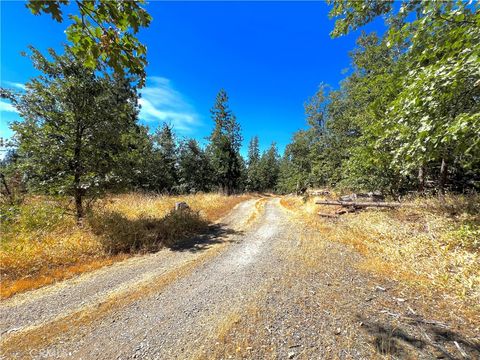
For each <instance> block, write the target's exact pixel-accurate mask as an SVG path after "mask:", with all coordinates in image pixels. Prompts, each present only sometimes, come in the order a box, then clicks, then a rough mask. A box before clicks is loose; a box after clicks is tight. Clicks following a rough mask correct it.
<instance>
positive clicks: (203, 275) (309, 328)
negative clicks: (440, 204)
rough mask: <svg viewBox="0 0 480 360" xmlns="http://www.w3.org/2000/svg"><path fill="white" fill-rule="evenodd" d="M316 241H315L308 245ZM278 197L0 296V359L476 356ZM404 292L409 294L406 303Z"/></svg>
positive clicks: (468, 339)
mask: <svg viewBox="0 0 480 360" xmlns="http://www.w3.org/2000/svg"><path fill="white" fill-rule="evenodd" d="M312 244H316V245H315V246H314V247H312ZM359 260H360V255H358V254H357V253H355V252H354V251H353V250H351V249H349V248H347V247H346V246H344V245H341V244H332V243H327V242H322V241H321V239H320V238H319V236H318V234H313V233H312V232H310V231H309V230H308V229H306V228H305V227H304V226H302V225H300V224H299V223H298V221H295V219H294V218H293V217H292V216H291V214H289V213H288V211H287V210H285V209H283V208H282V207H281V205H280V204H279V199H260V200H249V201H247V202H244V203H242V204H240V205H238V206H237V207H236V208H235V209H234V211H232V213H231V214H230V215H229V216H227V217H226V218H225V219H222V221H221V223H219V224H217V225H215V226H214V227H213V228H212V232H211V233H210V234H209V235H206V236H204V237H203V238H200V239H197V241H196V242H193V243H192V246H191V247H189V248H187V249H181V250H176V251H174V250H163V251H160V252H158V253H156V254H152V255H146V256H141V257H135V258H132V259H129V260H127V261H124V262H122V263H119V264H116V265H113V266H110V267H108V268H104V269H101V270H99V271H95V272H92V273H90V274H86V275H83V276H80V277H78V278H76V279H72V280H69V281H65V282H63V283H60V284H57V285H53V286H49V287H46V288H43V289H40V290H36V291H31V292H28V293H25V294H22V295H19V296H16V297H13V298H11V299H9V300H6V301H4V302H2V303H1V304H0V321H1V323H0V329H1V332H2V357H3V358H36V359H42V358H75V359H130V358H138V359H192V358H193V359H195V358H197V359H201V358H206V359H210V358H251V359H261V358H279V359H287V358H304V359H320V358H365V359H367V358H372V357H381V356H383V355H388V356H393V357H396V358H425V359H430V358H435V357H441V356H443V357H444V358H451V359H455V358H458V359H461V358H465V356H467V357H471V358H475V357H476V356H480V348H479V346H478V343H477V342H476V341H477V340H478V339H474V338H473V337H472V336H470V335H469V334H470V333H468V331H467V332H466V333H461V332H458V331H457V329H453V328H452V327H451V326H450V325H449V324H443V323H442V322H441V321H438V319H435V320H432V319H428V320H426V319H425V318H424V317H423V316H421V315H420V314H419V313H418V312H417V311H416V310H415V301H421V299H420V300H418V299H417V300H411V301H409V302H406V301H399V300H398V299H399V298H398V297H397V296H398V294H397V292H398V289H397V288H398V284H395V283H392V282H387V281H384V280H379V279H374V278H372V277H371V276H369V275H367V274H365V273H362V272H360V271H359V270H357V269H356V267H355V264H356V262H358V261H359ZM401 300H404V299H401Z"/></svg>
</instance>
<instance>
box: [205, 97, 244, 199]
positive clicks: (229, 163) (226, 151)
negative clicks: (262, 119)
mask: <svg viewBox="0 0 480 360" xmlns="http://www.w3.org/2000/svg"><path fill="white" fill-rule="evenodd" d="M210 112H211V114H212V119H213V121H214V122H215V127H214V129H213V131H212V134H211V135H210V144H209V146H208V154H209V157H210V159H211V164H212V167H213V170H214V174H215V180H216V183H217V184H218V186H219V187H220V188H221V189H222V191H223V192H224V193H226V194H228V195H230V194H232V193H233V192H234V191H235V190H236V189H238V188H239V187H240V180H241V177H242V168H243V166H242V158H241V156H240V153H239V151H240V146H241V143H242V135H241V132H240V124H239V123H238V122H237V119H236V117H235V115H234V114H233V113H232V111H231V110H230V108H229V106H228V95H227V93H226V91H225V90H223V89H222V90H220V91H219V93H218V94H217V98H216V101H215V105H214V106H213V108H212V109H211V110H210Z"/></svg>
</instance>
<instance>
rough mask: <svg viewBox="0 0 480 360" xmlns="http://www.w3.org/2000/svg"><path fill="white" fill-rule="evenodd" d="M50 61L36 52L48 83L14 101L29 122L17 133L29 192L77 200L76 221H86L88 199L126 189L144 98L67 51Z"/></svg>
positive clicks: (31, 85)
mask: <svg viewBox="0 0 480 360" xmlns="http://www.w3.org/2000/svg"><path fill="white" fill-rule="evenodd" d="M50 55H51V57H52V60H48V59H47V58H46V57H45V56H43V55H42V54H40V52H39V51H37V50H35V49H33V48H32V54H31V59H32V61H33V64H34V66H35V68H36V69H37V70H39V71H40V72H41V73H42V75H40V76H38V77H36V78H34V79H33V80H31V81H30V82H28V83H27V84H26V91H25V93H22V94H13V93H11V92H8V91H6V90H2V95H3V96H4V97H9V98H10V99H11V100H12V103H13V106H14V107H15V108H16V109H17V110H18V112H19V114H20V116H21V117H22V118H23V120H22V121H18V122H15V123H14V124H13V125H12V129H13V130H14V132H15V135H14V136H15V139H16V141H17V143H18V155H19V157H20V159H21V161H20V164H21V165H20V166H21V168H22V171H23V173H24V174H25V177H26V178H27V180H28V185H29V187H30V189H32V190H36V191H41V192H46V193H50V194H65V195H72V196H73V197H74V201H75V207H76V216H77V219H78V220H79V221H80V220H81V219H82V217H83V216H84V205H83V199H84V198H85V197H92V196H95V195H97V194H99V193H100V192H102V191H104V190H105V189H107V188H109V187H112V186H115V185H116V184H118V183H120V182H121V180H122V179H121V178H120V177H119V173H120V171H119V167H120V164H121V163H122V161H121V159H122V158H123V157H124V155H125V153H126V151H128V142H129V139H130V136H129V134H130V133H131V132H132V129H135V128H136V120H137V115H138V105H137V104H138V102H137V92H136V90H135V88H133V87H132V86H131V81H130V80H131V79H128V78H119V77H117V76H114V77H112V76H109V75H107V74H101V73H99V72H96V71H94V70H92V69H90V68H86V67H85V66H84V65H83V63H82V62H80V61H78V60H77V59H76V57H75V56H74V55H73V54H72V52H71V51H70V50H69V49H68V48H67V49H66V53H65V55H61V56H60V55H57V54H56V53H55V52H54V51H53V50H52V51H50Z"/></svg>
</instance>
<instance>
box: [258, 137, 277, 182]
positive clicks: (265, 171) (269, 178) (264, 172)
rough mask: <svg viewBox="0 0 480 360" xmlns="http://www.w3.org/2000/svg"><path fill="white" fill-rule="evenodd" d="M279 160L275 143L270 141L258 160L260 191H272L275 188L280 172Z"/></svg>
mask: <svg viewBox="0 0 480 360" xmlns="http://www.w3.org/2000/svg"><path fill="white" fill-rule="evenodd" d="M279 161H280V159H279V155H278V151H277V145H276V144H275V143H272V145H271V146H270V148H269V149H268V150H267V151H265V152H264V153H263V154H262V157H261V158H260V160H259V162H258V173H259V180H260V189H261V190H262V191H273V190H274V189H275V187H276V185H277V182H278V177H279V173H280V164H279Z"/></svg>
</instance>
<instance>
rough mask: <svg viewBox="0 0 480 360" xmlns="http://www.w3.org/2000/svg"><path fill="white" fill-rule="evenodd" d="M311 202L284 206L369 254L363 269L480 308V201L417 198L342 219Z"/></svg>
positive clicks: (332, 237)
mask: <svg viewBox="0 0 480 360" xmlns="http://www.w3.org/2000/svg"><path fill="white" fill-rule="evenodd" d="M314 200H315V199H313V198H310V199H308V200H307V201H304V200H302V199H301V198H299V197H285V198H283V199H282V200H281V203H282V205H283V206H284V207H286V208H287V209H289V210H291V211H293V212H294V213H296V215H297V216H298V218H299V219H301V220H302V221H303V222H305V223H306V224H308V225H309V226H311V227H313V228H315V229H317V230H318V231H319V233H320V234H321V235H322V236H323V237H324V238H325V239H326V240H330V241H337V242H341V243H345V244H348V245H351V246H353V247H354V248H355V249H356V250H357V251H359V252H360V253H362V254H363V255H365V260H364V262H363V263H362V264H361V265H360V266H361V268H363V269H366V270H369V271H373V272H375V273H377V274H381V275H385V276H388V277H391V278H394V279H397V280H401V281H404V282H407V283H409V284H412V285H415V286H418V287H419V288H422V289H424V290H427V291H429V290H431V291H437V292H441V293H442V294H443V295H444V296H445V297H449V298H452V299H454V300H459V301H461V302H462V303H463V304H465V307H469V306H470V305H473V306H478V304H479V303H480V202H479V198H478V196H471V197H466V196H449V197H447V199H446V202H445V203H442V202H440V201H439V200H438V199H435V198H412V199H410V200H408V201H406V202H405V206H403V207H401V208H400V209H398V210H376V209H369V210H365V211H360V212H358V213H356V214H345V215H342V216H341V217H339V218H338V219H328V218H322V217H319V216H318V215H317V213H318V212H324V213H328V212H332V207H327V206H319V205H316V204H315V202H314Z"/></svg>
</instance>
